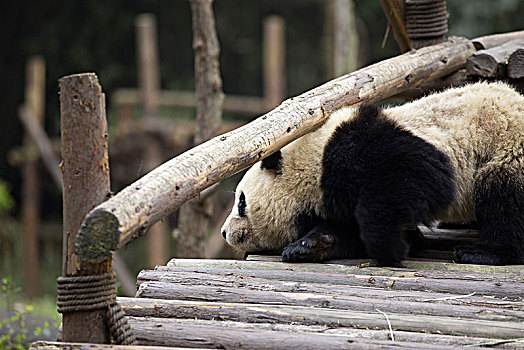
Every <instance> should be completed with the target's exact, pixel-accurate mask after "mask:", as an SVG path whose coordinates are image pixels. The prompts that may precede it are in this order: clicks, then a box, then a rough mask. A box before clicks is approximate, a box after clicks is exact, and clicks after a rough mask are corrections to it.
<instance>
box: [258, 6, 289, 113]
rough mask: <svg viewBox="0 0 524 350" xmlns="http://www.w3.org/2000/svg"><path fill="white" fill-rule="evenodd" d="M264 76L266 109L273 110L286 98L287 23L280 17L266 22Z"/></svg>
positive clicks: (268, 19)
mask: <svg viewBox="0 0 524 350" xmlns="http://www.w3.org/2000/svg"><path fill="white" fill-rule="evenodd" d="M263 75H264V77H263V78H264V99H265V101H266V108H268V109H273V108H275V107H276V106H278V105H279V104H280V102H282V101H283V100H284V99H285V98H286V50H285V22H284V19H283V18H282V17H280V16H269V17H267V18H266V19H265V20H264V37H263Z"/></svg>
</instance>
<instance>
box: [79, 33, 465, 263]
mask: <svg viewBox="0 0 524 350" xmlns="http://www.w3.org/2000/svg"><path fill="white" fill-rule="evenodd" d="M473 52H474V48H473V45H472V44H471V42H470V41H469V40H466V39H464V38H459V37H455V38H450V39H449V40H448V41H446V42H444V43H442V44H439V45H435V46H431V47H425V48H422V49H419V50H417V51H416V52H410V53H406V54H403V55H401V56H398V57H394V58H391V59H388V60H385V61H382V62H380V63H376V64H374V65H371V66H369V67H366V68H363V69H360V70H358V71H355V72H353V73H351V74H348V75H344V76H342V77H340V78H337V79H335V80H333V81H330V82H328V83H326V84H324V85H322V86H319V87H317V88H315V89H313V90H310V91H307V92H305V93H303V94H302V95H300V96H297V97H294V98H291V99H288V100H286V101H284V102H283V103H281V104H280V105H279V106H278V107H277V108H275V109H274V110H273V111H271V112H269V113H267V114H265V115H264V116H262V117H260V118H258V119H256V120H255V121H253V122H251V123H249V124H247V125H245V126H243V127H241V128H238V129H236V130H233V131H231V132H229V133H226V134H223V135H222V136H218V137H215V138H214V139H212V140H210V141H208V142H206V143H204V144H201V145H199V146H197V147H195V148H193V149H191V150H189V151H187V152H185V153H183V154H181V155H179V156H178V157H176V158H174V159H172V160H170V161H168V162H166V163H164V164H163V165H161V166H160V167H158V168H156V169H155V170H153V171H152V172H150V173H149V174H147V175H146V176H144V177H143V178H142V179H140V180H138V181H136V182H135V183H134V184H132V185H130V186H128V187H127V188H126V189H124V190H122V191H121V192H120V193H119V194H117V195H116V196H115V197H113V198H111V199H110V200H109V201H107V202H105V203H103V204H101V205H100V206H98V207H97V208H96V209H95V210H93V211H92V212H91V213H90V214H89V215H88V216H87V218H86V224H85V225H84V226H83V227H82V228H81V231H80V236H81V237H82V241H83V244H82V246H81V254H82V256H83V257H84V258H85V259H88V260H91V261H100V260H101V259H104V258H105V257H107V256H108V255H109V254H111V253H110V250H116V249H118V247H119V246H122V245H125V244H126V243H128V242H130V241H132V240H134V239H135V238H137V237H139V236H141V235H142V234H144V232H145V231H146V230H147V229H148V228H149V227H150V226H151V225H152V224H153V223H155V222H156V221H158V220H160V219H162V218H163V217H165V216H166V215H167V214H169V213H171V212H173V211H174V210H176V209H177V208H178V207H179V206H180V205H181V204H182V203H184V202H185V201H187V200H188V199H190V198H192V197H195V196H196V195H197V194H198V193H199V192H201V191H203V190H204V189H206V188H207V187H209V186H211V185H212V184H214V183H216V182H218V181H220V180H222V179H224V178H226V177H228V176H231V175H233V174H235V173H237V172H239V171H241V170H243V169H245V168H246V167H248V166H249V165H252V164H254V163H255V162H257V161H259V160H261V159H262V158H264V157H267V156H268V155H270V154H272V153H273V152H275V151H276V150H278V149H280V148H282V147H283V146H285V145H286V144H288V143H289V142H291V141H293V140H295V139H297V138H299V137H300V136H302V135H304V134H306V133H308V132H311V131H313V130H315V129H317V128H318V127H319V126H320V125H322V124H323V123H324V122H325V120H326V119H327V118H328V117H329V115H330V113H331V112H332V111H334V110H336V109H339V108H341V107H343V106H351V105H356V104H360V103H362V102H372V101H380V100H383V99H384V98H387V97H389V96H392V95H395V94H397V93H399V92H401V91H404V90H406V89H408V88H411V87H415V86H418V85H420V84H422V83H424V82H428V81H431V80H433V79H436V78H439V77H442V76H445V75H447V74H450V73H452V72H454V71H456V70H457V69H459V68H461V67H462V66H464V64H465V62H466V59H467V58H468V57H469V56H470V55H471V54H472V53H473ZM95 223H96V224H95ZM101 241H102V242H104V245H101V244H100V242H101ZM117 241H118V242H119V243H116V242H117Z"/></svg>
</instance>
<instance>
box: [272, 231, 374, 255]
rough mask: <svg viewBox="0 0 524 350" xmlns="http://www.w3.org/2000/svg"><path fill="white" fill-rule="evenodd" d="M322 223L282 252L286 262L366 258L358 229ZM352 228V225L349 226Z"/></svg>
mask: <svg viewBox="0 0 524 350" xmlns="http://www.w3.org/2000/svg"><path fill="white" fill-rule="evenodd" d="M347 226H348V225H340V224H339V225H337V224H332V223H322V224H319V225H317V226H315V227H314V228H313V229H312V230H311V231H309V232H308V233H307V234H306V235H305V236H304V237H302V238H300V239H298V240H297V241H295V242H293V243H291V244H290V245H288V246H287V247H285V248H284V250H283V251H282V261H284V262H320V261H325V260H329V259H344V258H346V259H351V258H364V257H366V254H365V250H364V246H363V245H362V242H361V241H360V239H359V238H358V228H356V231H355V230H354V229H355V228H350V227H347ZM349 226H351V225H349Z"/></svg>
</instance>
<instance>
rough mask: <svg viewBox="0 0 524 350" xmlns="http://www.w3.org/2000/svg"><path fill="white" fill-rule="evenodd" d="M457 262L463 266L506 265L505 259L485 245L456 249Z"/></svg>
mask: <svg viewBox="0 0 524 350" xmlns="http://www.w3.org/2000/svg"><path fill="white" fill-rule="evenodd" d="M453 260H454V261H455V262H457V263H461V264H478V265H504V264H505V258H504V257H503V255H501V254H497V253H496V252H494V251H493V250H490V249H488V248H486V247H485V246H484V245H482V244H479V243H475V244H469V245H461V246H458V247H455V253H454V259H453Z"/></svg>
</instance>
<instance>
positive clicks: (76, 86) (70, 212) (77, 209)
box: [59, 73, 111, 343]
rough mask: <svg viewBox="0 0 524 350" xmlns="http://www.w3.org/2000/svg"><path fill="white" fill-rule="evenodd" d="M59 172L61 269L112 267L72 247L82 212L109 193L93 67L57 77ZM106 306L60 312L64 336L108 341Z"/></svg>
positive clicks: (100, 98)
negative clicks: (84, 256)
mask: <svg viewBox="0 0 524 350" xmlns="http://www.w3.org/2000/svg"><path fill="white" fill-rule="evenodd" d="M59 86H60V112H61V134H62V135H61V139H62V159H63V160H62V172H63V183H64V188H63V202H64V204H63V210H64V213H63V275H64V276H89V275H99V274H104V273H108V272H110V271H111V256H110V255H109V256H106V257H104V259H102V260H101V261H100V262H98V263H89V262H85V261H82V259H81V257H80V256H78V254H77V251H76V243H77V232H78V229H79V228H80V225H81V223H82V218H83V217H84V216H85V214H86V213H87V212H89V211H90V210H91V209H92V208H93V207H95V206H96V205H98V204H100V203H101V202H103V201H104V200H106V199H107V198H108V197H109V196H110V193H111V191H110V185H109V184H110V182H109V162H108V153H107V150H108V133H107V121H106V114H105V112H106V111H105V97H104V94H103V93H102V88H101V86H100V84H99V83H98V78H97V76H96V75H95V74H93V73H85V74H76V75H70V76H66V77H63V78H62V79H60V80H59ZM105 314H106V310H105V309H101V310H94V311H79V312H74V313H64V315H63V321H62V325H63V333H62V334H63V339H64V341H77V342H91V343H109V340H110V339H109V332H108V329H107V326H106V323H105Z"/></svg>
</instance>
